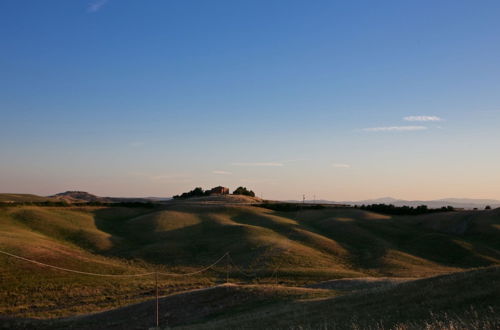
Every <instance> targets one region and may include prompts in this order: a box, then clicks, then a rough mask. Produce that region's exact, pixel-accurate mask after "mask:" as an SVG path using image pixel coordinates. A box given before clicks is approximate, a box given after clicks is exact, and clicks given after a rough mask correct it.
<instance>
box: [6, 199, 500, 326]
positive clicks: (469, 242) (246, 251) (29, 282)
mask: <svg viewBox="0 0 500 330" xmlns="http://www.w3.org/2000/svg"><path fill="white" fill-rule="evenodd" d="M433 219H434V220H433ZM499 219H500V217H498V210H492V211H477V212H465V213H463V214H462V213H460V212H456V213H449V214H448V213H439V214H432V215H425V216H416V217H415V216H412V217H401V216H399V217H390V216H383V215H379V214H374V213H370V212H366V211H362V210H356V209H333V208H325V209H319V210H303V211H297V212H277V211H272V210H269V209H264V208H259V207H253V206H224V205H191V204H186V203H178V204H173V205H170V206H157V207H155V208H126V207H76V206H73V207H37V206H15V207H14V206H13V207H1V208H0V249H2V250H5V251H8V252H12V253H15V254H19V255H22V256H25V257H28V258H32V259H35V260H39V261H42V262H46V263H49V264H53V265H57V266H61V267H67V268H72V269H77V270H82V271H90V272H97V273H113V274H124V273H128V274H130V273H141V272H145V271H149V270H151V269H159V270H162V271H166V272H188V271H192V270H195V269H198V268H200V267H203V266H205V265H208V264H211V263H212V262H213V261H214V260H216V259H217V258H219V257H220V256H221V255H223V254H224V253H226V252H228V251H230V254H231V259H232V260H233V262H234V264H235V265H237V266H238V267H240V268H241V269H242V270H243V271H244V272H245V273H250V274H252V276H246V275H244V274H242V273H240V272H238V271H237V270H236V268H235V267H233V266H231V268H230V277H231V280H232V281H233V282H237V283H242V284H245V283H246V284H251V283H252V284H266V283H267V284H269V283H274V282H275V281H276V274H277V277H278V281H279V283H281V284H284V285H290V286H300V285H306V284H310V283H316V282H320V281H326V280H332V279H336V278H346V277H366V276H399V277H426V276H431V275H438V274H444V273H449V272H456V271H462V270H466V269H470V268H473V267H482V266H491V265H499V264H500V253H499V250H498V249H499V247H498V241H499V240H498V230H499V229H498V228H500V220H499ZM464 221H466V222H467V225H466V226H465V227H466V228H465V230H464V231H463V232H460V233H457V232H456V230H457V229H461V228H463V227H464V226H463V224H464ZM495 238H496V239H495ZM0 276H1V278H2V281H0V314H2V315H10V316H17V317H37V318H44V317H55V316H69V315H76V314H83V313H88V312H95V311H100V310H105V309H109V308H111V307H116V306H124V305H126V304H129V303H132V302H140V301H144V300H146V299H149V298H150V297H151V295H152V294H153V291H152V288H153V278H147V279H118V280H110V279H107V278H93V277H89V276H84V275H73V274H68V273H63V272H61V271H54V270H51V269H47V268H42V267H39V266H36V265H32V264H27V263H25V262H23V261H19V260H13V259H11V258H8V257H6V256H3V255H0ZM225 277H226V265H225V263H224V264H221V265H219V266H218V267H216V269H215V271H210V272H207V273H203V274H201V275H198V276H195V277H181V278H160V285H161V290H162V293H164V294H166V293H173V292H177V291H179V290H187V289H192V288H201V287H206V286H211V285H214V284H216V283H220V282H221V281H224V280H225Z"/></svg>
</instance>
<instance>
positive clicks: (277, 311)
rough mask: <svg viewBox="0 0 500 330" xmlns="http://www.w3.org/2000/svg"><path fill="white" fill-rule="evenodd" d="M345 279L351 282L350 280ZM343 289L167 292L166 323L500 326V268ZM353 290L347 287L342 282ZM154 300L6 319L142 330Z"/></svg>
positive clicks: (24, 324) (150, 321)
mask: <svg viewBox="0 0 500 330" xmlns="http://www.w3.org/2000/svg"><path fill="white" fill-rule="evenodd" d="M344 282H346V283H347V282H349V280H345V281H344ZM353 282H355V284H354V287H353V288H356V289H353V288H351V289H350V290H347V291H345V292H338V291H334V290H325V289H305V288H291V287H285V286H266V285H222V286H217V287H212V288H208V289H202V290H193V291H189V292H184V293H178V294H173V295H169V296H166V297H163V298H161V299H160V302H159V311H160V313H159V316H160V318H159V321H160V325H161V326H162V327H168V328H179V329H256V328H261V329H271V328H272V329H319V328H321V329H398V330H401V329H422V328H425V329H453V330H457V329H464V330H465V329H490V330H493V329H498V326H500V317H499V316H498V313H497V312H498V308H499V307H500V306H499V302H498V295H499V294H500V267H490V268H485V269H477V270H473V271H468V272H460V273H454V274H450V275H441V276H437V277H432V278H426V279H421V280H407V281H397V282H394V283H385V284H384V285H375V286H373V285H372V286H370V285H368V283H369V282H371V280H368V281H367V282H366V283H365V285H364V286H363V287H362V288H360V287H359V283H360V282H361V280H359V279H358V280H353ZM343 287H344V289H345V288H347V286H346V285H344V286H343ZM155 310H156V307H155V302H154V300H150V301H147V302H143V303H139V304H135V305H130V306H127V307H124V308H120V309H115V310H112V311H108V312H104V313H99V314H92V315H88V316H85V317H79V318H66V319H61V320H50V321H36V320H25V321H20V320H16V319H6V320H4V322H5V323H6V324H8V325H9V326H13V327H16V328H19V329H22V328H26V329H29V328H33V327H36V328H37V329H67V328H72V329H96V328H106V329H144V328H148V327H152V326H153V325H154V324H155Z"/></svg>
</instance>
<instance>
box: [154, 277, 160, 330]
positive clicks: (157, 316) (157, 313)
mask: <svg viewBox="0 0 500 330" xmlns="http://www.w3.org/2000/svg"><path fill="white" fill-rule="evenodd" d="M155 283H156V329H160V316H159V308H158V272H155Z"/></svg>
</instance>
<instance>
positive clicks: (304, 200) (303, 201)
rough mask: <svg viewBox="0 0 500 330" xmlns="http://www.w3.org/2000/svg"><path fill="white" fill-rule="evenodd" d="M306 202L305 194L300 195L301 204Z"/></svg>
mask: <svg viewBox="0 0 500 330" xmlns="http://www.w3.org/2000/svg"><path fill="white" fill-rule="evenodd" d="M305 203H306V195H305V194H304V195H302V204H305Z"/></svg>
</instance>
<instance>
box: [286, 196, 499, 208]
mask: <svg viewBox="0 0 500 330" xmlns="http://www.w3.org/2000/svg"><path fill="white" fill-rule="evenodd" d="M287 202H295V203H298V202H302V201H287ZM305 202H306V203H318V204H348V205H363V204H365V205H370V204H393V205H395V206H413V207H415V206H419V205H427V207H429V208H440V207H443V206H453V207H455V208H464V209H474V208H477V209H484V208H485V207H486V206H488V205H489V206H491V207H492V208H498V207H500V200H495V199H472V198H444V199H435V200H427V201H420V200H410V201H409V200H403V199H397V198H393V197H382V198H376V199H367V200H361V201H340V202H337V201H330V200H306V201H305Z"/></svg>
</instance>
